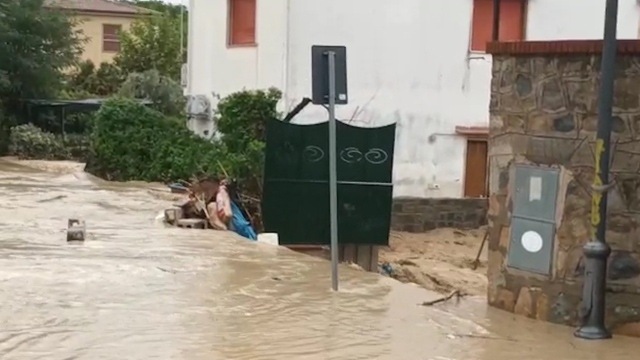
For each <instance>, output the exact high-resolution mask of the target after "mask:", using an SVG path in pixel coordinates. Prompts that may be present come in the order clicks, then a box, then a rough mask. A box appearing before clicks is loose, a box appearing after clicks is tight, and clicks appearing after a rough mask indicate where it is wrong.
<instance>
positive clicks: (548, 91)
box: [488, 41, 640, 336]
mask: <svg viewBox="0 0 640 360" xmlns="http://www.w3.org/2000/svg"><path fill="white" fill-rule="evenodd" d="M600 49H601V43H600V42H598V41H563V42H524V43H520V44H517V43H512V44H510V43H495V44H491V46H490V51H491V52H493V79H492V84H491V105H490V112H491V120H490V136H489V137H490V139H489V158H490V159H489V162H490V166H489V167H490V188H491V189H490V190H491V196H490V202H489V232H490V237H489V270H488V278H489V291H488V295H489V299H488V301H489V304H490V305H492V306H495V307H498V308H501V309H504V310H507V311H511V312H515V313H518V314H521V315H524V316H528V317H531V318H536V319H540V320H544V321H550V322H553V323H560V324H566V325H570V326H576V325H577V324H578V323H579V316H580V315H579V314H580V308H581V305H580V302H581V296H582V282H583V272H584V266H583V256H582V246H583V244H584V243H585V242H586V241H587V240H588V238H589V236H590V233H591V225H590V213H591V183H592V181H593V177H594V171H595V170H594V144H595V135H596V126H597V125H596V124H597V97H598V94H597V91H598V87H599V70H600V54H599V52H600ZM613 111H614V120H613V121H614V122H613V135H612V140H611V141H612V150H611V151H612V163H611V178H612V179H613V180H614V181H615V187H614V188H613V189H612V190H611V191H610V192H609V200H608V212H609V215H608V219H607V234H606V237H607V240H608V242H609V244H610V245H611V247H612V250H613V252H612V255H611V257H610V262H609V268H608V284H607V323H608V326H609V327H610V328H611V329H613V330H614V332H618V333H624V334H627V335H634V336H640V236H639V235H640V227H639V224H640V42H638V41H621V42H620V48H619V55H618V60H617V70H616V83H615V101H614V109H613ZM515 164H527V165H532V166H536V167H540V168H545V167H551V168H556V169H558V170H559V173H560V175H559V176H560V179H559V181H558V198H557V199H556V200H557V201H556V203H555V204H556V217H555V218H556V221H555V236H554V238H553V242H554V244H553V251H552V265H551V271H550V274H549V275H548V276H541V275H536V274H533V273H530V272H527V271H522V270H517V269H515V268H511V267H510V266H509V265H508V264H507V256H508V252H509V247H510V246H512V244H513V243H512V241H513V240H512V239H511V235H510V234H511V231H512V230H513V229H512V227H511V225H512V213H511V212H512V209H513V201H512V199H513V198H514V196H515V194H514V191H513V189H514V181H515V180H514V178H513V174H514V165H515Z"/></svg>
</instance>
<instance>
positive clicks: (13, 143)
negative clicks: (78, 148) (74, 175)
mask: <svg viewBox="0 0 640 360" xmlns="http://www.w3.org/2000/svg"><path fill="white" fill-rule="evenodd" d="M9 152H10V153H11V154H12V155H16V156H18V157H19V158H21V159H41V160H67V159H70V158H71V155H70V153H69V151H68V150H67V149H66V148H65V146H64V143H63V141H62V139H61V138H60V137H57V136H56V135H54V134H51V133H48V132H44V131H42V130H41V129H40V128H39V127H37V126H35V125H33V124H26V125H18V126H16V127H14V128H13V129H11V135H10V144H9Z"/></svg>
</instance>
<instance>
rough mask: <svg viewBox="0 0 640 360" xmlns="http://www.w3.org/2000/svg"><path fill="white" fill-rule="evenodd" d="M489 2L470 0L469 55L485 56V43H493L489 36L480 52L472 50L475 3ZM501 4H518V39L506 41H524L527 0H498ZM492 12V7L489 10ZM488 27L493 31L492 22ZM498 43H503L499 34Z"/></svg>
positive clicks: (491, 1)
mask: <svg viewBox="0 0 640 360" xmlns="http://www.w3.org/2000/svg"><path fill="white" fill-rule="evenodd" d="M484 1H486V2H490V3H492V4H493V0H472V10H471V26H470V27H469V53H474V54H486V53H487V45H486V44H487V43H488V42H491V41H493V34H491V37H490V38H489V41H487V43H485V45H484V49H482V50H480V49H474V48H473V44H474V41H473V40H474V37H473V36H474V35H473V34H474V30H475V27H476V26H475V7H476V3H478V2H484ZM500 1H501V3H507V2H518V3H520V15H521V21H520V39H519V40H507V41H524V40H526V38H527V17H528V16H527V14H528V10H529V6H528V5H529V0H500ZM503 9H504V8H501V9H500V19H501V20H502V17H503V16H504V14H503V13H502V11H503ZM491 10H492V11H493V7H492V9H491ZM491 14H492V15H491V21H493V12H492V13H491ZM489 26H490V27H491V29H493V22H492V23H491V24H489ZM498 41H503V40H500V34H498Z"/></svg>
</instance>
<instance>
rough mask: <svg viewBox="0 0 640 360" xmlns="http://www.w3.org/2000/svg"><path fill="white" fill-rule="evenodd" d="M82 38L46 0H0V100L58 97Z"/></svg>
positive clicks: (78, 51) (67, 19)
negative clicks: (44, 3)
mask: <svg viewBox="0 0 640 360" xmlns="http://www.w3.org/2000/svg"><path fill="white" fill-rule="evenodd" d="M82 39H83V37H82V34H81V33H79V32H78V31H76V30H74V21H73V20H72V18H71V17H69V16H67V15H66V14H64V13H63V12H61V11H56V10H53V9H45V8H44V7H43V0H0V97H1V98H3V99H4V100H5V104H7V103H10V102H11V101H13V100H16V99H21V98H39V97H46V96H51V95H53V94H55V93H56V92H57V91H59V90H60V89H61V88H62V86H63V73H62V70H64V69H67V68H69V67H70V66H72V65H73V64H74V63H75V62H76V59H77V57H78V55H79V54H80V53H81V51H82Z"/></svg>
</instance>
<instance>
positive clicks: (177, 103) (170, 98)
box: [120, 70, 186, 116]
mask: <svg viewBox="0 0 640 360" xmlns="http://www.w3.org/2000/svg"><path fill="white" fill-rule="evenodd" d="M120 95H121V96H125V97H132V98H135V99H145V100H150V101H151V102H152V103H153V107H154V108H155V109H156V110H158V111H160V112H161V113H163V114H164V115H167V116H182V115H184V110H185V106H186V99H185V97H184V94H183V92H182V87H181V86H180V84H178V83H177V82H175V81H173V80H172V79H171V78H169V77H166V76H163V75H161V74H160V72H158V71H157V70H149V71H145V72H143V73H133V74H129V76H128V77H127V80H126V81H125V82H124V84H123V85H122V88H121V89H120Z"/></svg>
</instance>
